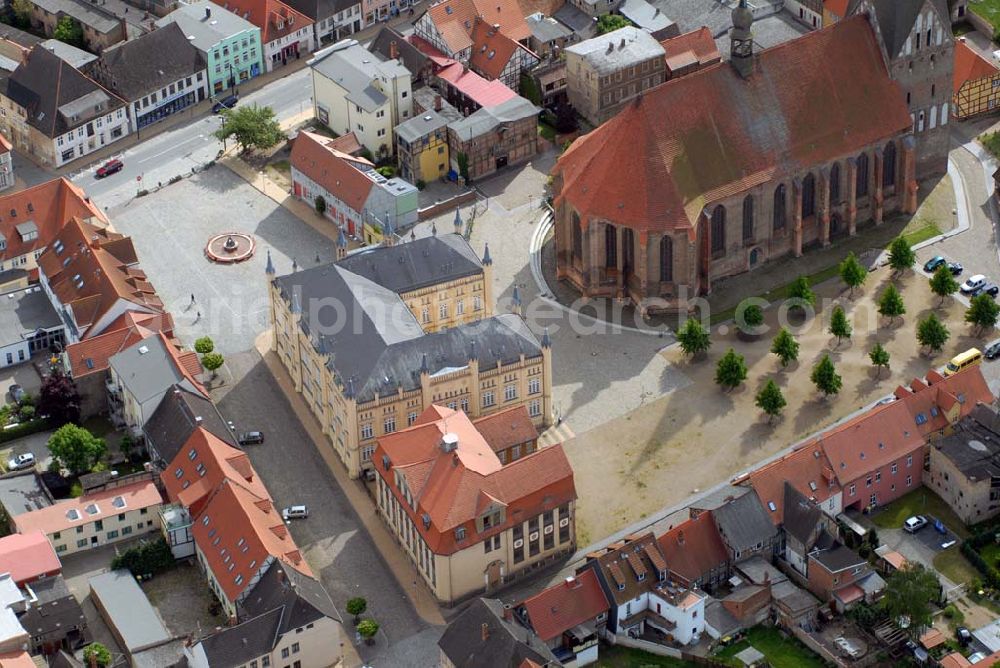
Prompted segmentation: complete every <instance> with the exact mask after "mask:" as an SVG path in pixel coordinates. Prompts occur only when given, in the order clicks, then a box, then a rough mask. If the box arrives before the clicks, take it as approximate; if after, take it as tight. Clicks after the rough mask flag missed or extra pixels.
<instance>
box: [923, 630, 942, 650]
mask: <svg viewBox="0 0 1000 668" xmlns="http://www.w3.org/2000/svg"><path fill="white" fill-rule="evenodd" d="M946 640H947V638H945V636H944V634H943V633H941V631H939V630H938V629H936V628H934V627H933V626H932V627H931V628H929V629H928V630H927V631H925V632H924V634H923V635H922V636H920V644H921V645H923V646H924V648H925V649H933V648H935V647H937V646H938V645H943V644H944V642H945V641H946Z"/></svg>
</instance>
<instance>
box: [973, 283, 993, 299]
mask: <svg viewBox="0 0 1000 668" xmlns="http://www.w3.org/2000/svg"><path fill="white" fill-rule="evenodd" d="M998 292H1000V286H998V285H997V284H996V283H986V284H985V285H984V286H983V287H981V288H979V289H978V290H976V291H975V292H973V293H972V294H971V295H970V296H972V297H976V296H978V295H989V296H990V297H993V298H996V296H997V293H998Z"/></svg>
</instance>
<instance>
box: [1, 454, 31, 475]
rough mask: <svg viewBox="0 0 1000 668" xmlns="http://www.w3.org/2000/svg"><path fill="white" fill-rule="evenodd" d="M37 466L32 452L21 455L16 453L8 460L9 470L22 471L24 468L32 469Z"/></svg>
mask: <svg viewBox="0 0 1000 668" xmlns="http://www.w3.org/2000/svg"><path fill="white" fill-rule="evenodd" d="M34 466H35V456H34V455H33V454H31V453H30V452H25V453H23V454H20V455H15V456H13V457H11V458H10V460H9V461H8V462H7V470H8V471H20V470H22V469H30V468H34Z"/></svg>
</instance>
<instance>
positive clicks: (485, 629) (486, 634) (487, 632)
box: [94, 622, 490, 668]
mask: <svg viewBox="0 0 1000 668" xmlns="http://www.w3.org/2000/svg"><path fill="white" fill-rule="evenodd" d="M480 633H481V634H482V638H483V642H486V641H487V640H489V639H490V625H489V624H487V623H486V622H483V626H482V628H481V629H480ZM94 668H96V664H94Z"/></svg>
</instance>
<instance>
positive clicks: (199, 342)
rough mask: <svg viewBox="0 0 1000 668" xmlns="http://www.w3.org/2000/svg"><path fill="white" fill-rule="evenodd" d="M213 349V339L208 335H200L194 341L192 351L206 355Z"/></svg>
mask: <svg viewBox="0 0 1000 668" xmlns="http://www.w3.org/2000/svg"><path fill="white" fill-rule="evenodd" d="M213 350H215V341H213V340H212V337H210V336H202V337H201V338H199V339H196V340H195V342H194V351H195V352H196V353H198V354H199V355H207V354H208V353H210V352H212V351H213Z"/></svg>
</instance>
